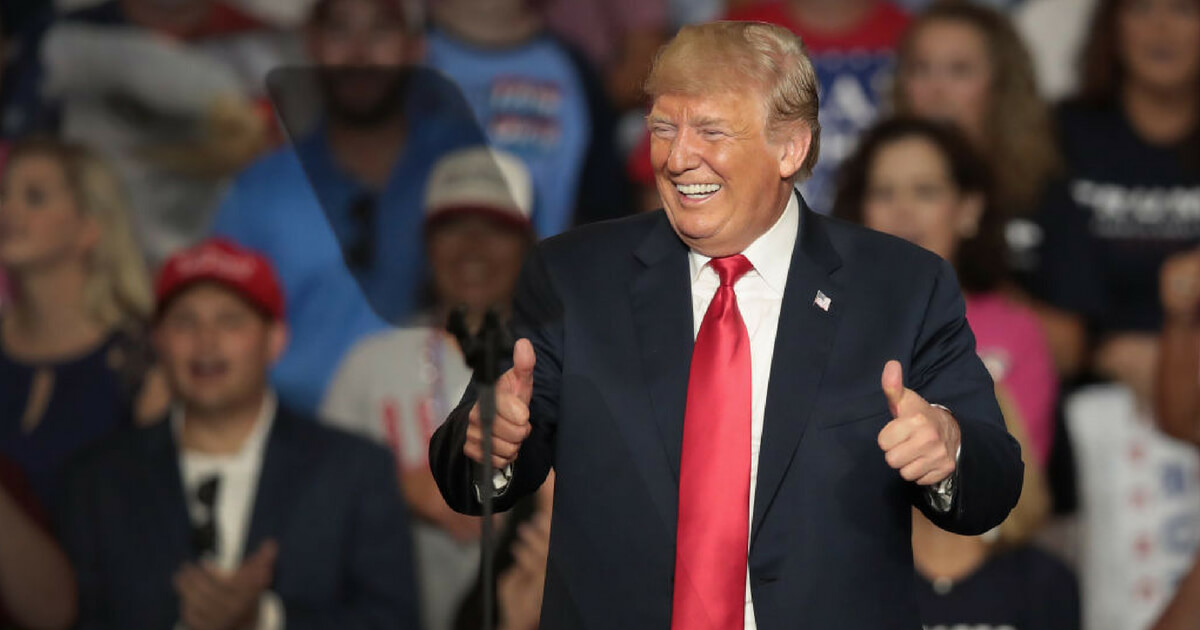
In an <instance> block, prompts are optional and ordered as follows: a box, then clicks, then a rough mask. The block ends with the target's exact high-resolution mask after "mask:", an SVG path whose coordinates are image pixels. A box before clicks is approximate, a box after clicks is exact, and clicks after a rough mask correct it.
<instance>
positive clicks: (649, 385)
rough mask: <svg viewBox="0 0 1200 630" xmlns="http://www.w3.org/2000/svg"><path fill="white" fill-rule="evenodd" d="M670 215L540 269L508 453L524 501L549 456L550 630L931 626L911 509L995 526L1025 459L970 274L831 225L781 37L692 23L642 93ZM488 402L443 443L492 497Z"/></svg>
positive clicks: (575, 243)
mask: <svg viewBox="0 0 1200 630" xmlns="http://www.w3.org/2000/svg"><path fill="white" fill-rule="evenodd" d="M647 91H648V92H649V95H650V96H651V98H652V99H653V108H652V110H651V113H650V115H649V117H648V124H649V126H650V130H651V158H652V162H653V165H654V169H655V176H656V179H657V185H658V190H659V193H660V195H661V197H662V200H663V202H664V208H663V210H662V211H659V212H654V213H649V214H645V215H639V216H636V217H633V218H630V219H625V220H621V221H616V222H611V223H605V224H599V225H593V226H589V227H587V228H584V229H581V230H577V231H574V232H569V233H567V234H564V235H562V236H560V237H557V238H553V239H549V240H547V241H545V242H543V243H542V244H541V245H539V246H538V247H537V248H536V249H535V250H534V252H533V254H532V255H531V256H530V258H529V259H528V261H527V262H526V265H525V269H524V272H523V274H522V279H521V281H520V284H519V286H518V289H517V294H516V298H515V301H514V305H513V320H512V321H513V328H514V332H515V333H516V336H517V337H519V338H521V339H520V341H518V343H517V346H516V349H515V350H514V353H513V357H512V364H511V368H510V369H509V370H508V372H506V373H505V374H504V376H503V377H502V379H501V381H500V382H499V383H498V387H497V391H498V393H497V411H498V414H497V418H496V425H495V435H494V437H493V438H492V443H493V448H494V456H493V460H492V461H491V462H488V464H489V465H490V466H492V467H494V468H495V469H496V474H495V476H494V478H495V483H496V487H497V490H498V492H499V498H498V500H497V501H498V503H497V507H498V509H506V508H508V507H511V506H512V505H513V503H514V502H515V501H516V500H517V499H518V498H520V497H521V496H523V495H526V494H529V493H531V492H533V491H534V490H535V489H536V488H537V487H538V486H539V485H540V484H541V482H542V480H543V479H544V478H545V476H546V474H547V472H548V471H549V470H550V469H551V468H554V470H555V472H556V479H557V485H556V488H555V499H554V500H555V505H554V516H553V524H552V525H551V531H552V532H553V536H552V538H551V541H550V552H549V561H548V568H547V578H546V590H545V596H544V604H543V611H542V619H541V625H540V627H542V628H546V629H550V630H554V629H558V628H572V629H574V628H635V629H640V628H646V629H656V630H667V629H668V628H670V629H672V630H704V629H712V630H718V629H719V630H730V629H741V630H750V629H753V628H760V629H763V630H768V629H776V628H794V627H798V626H800V627H811V628H839V629H848V630H857V629H863V630H866V629H871V630H880V629H884V630H888V629H897V630H900V629H904V630H915V629H917V628H920V623H919V621H918V619H917V610H916V604H915V602H914V600H913V589H912V586H911V585H912V576H913V566H912V552H911V543H910V538H911V533H910V523H911V507H912V506H916V507H917V508H918V509H920V510H921V511H922V512H924V513H925V514H926V515H927V516H928V517H929V518H930V519H931V520H932V521H933V522H935V523H937V524H938V525H940V526H942V527H944V528H946V529H949V530H951V531H954V532H958V533H962V534H978V533H982V532H984V531H987V530H988V529H991V528H992V527H994V526H995V525H997V524H999V523H1000V522H1001V521H1002V520H1003V519H1004V517H1005V516H1006V515H1007V514H1008V511H1009V510H1010V509H1011V508H1012V506H1013V505H1014V504H1015V503H1016V500H1017V497H1018V496H1019V494H1020V489H1021V480H1022V464H1021V455H1020V450H1019V447H1018V446H1017V445H1016V442H1015V441H1014V440H1013V439H1012V438H1011V437H1010V436H1009V435H1008V434H1007V432H1006V431H1005V428H1004V424H1003V421H1002V418H1001V415H1000V411H999V408H998V406H997V404H996V400H995V396H994V394H993V386H992V382H991V378H990V377H989V376H988V373H987V371H986V370H985V369H984V367H983V365H982V363H981V362H980V361H979V359H978V358H977V356H976V355H975V350H974V346H975V343H974V337H973V336H972V334H971V330H970V328H969V327H968V326H967V323H966V321H965V319H964V307H963V300H962V296H961V295H960V294H959V290H958V282H957V280H956V279H955V277H954V272H953V271H952V270H951V268H950V267H949V266H948V265H947V264H946V263H944V262H942V261H941V260H940V259H939V258H938V257H937V256H935V255H933V254H931V253H929V252H927V251H924V250H922V249H920V248H917V247H915V246H912V245H909V244H908V243H905V242H903V241H900V240H898V239H895V238H891V237H888V236H884V235H882V234H878V233H874V232H870V231H867V230H865V229H862V228H859V227H856V226H851V225H848V224H845V223H842V222H839V221H834V220H831V219H828V218H825V217H822V216H819V215H817V214H815V213H813V212H812V211H811V210H809V208H808V207H807V205H806V204H805V203H804V201H803V199H801V198H800V196H799V195H798V194H797V193H796V192H795V189H794V188H795V185H796V183H797V182H799V181H800V180H802V179H803V178H804V177H807V176H808V175H809V174H810V173H811V172H812V168H813V166H814V164H815V163H816V160H817V146H818V142H819V138H820V126H819V125H818V123H817V81H816V76H815V74H814V72H813V68H812V64H811V63H810V61H809V59H808V58H807V56H806V55H805V53H804V50H803V47H802V45H801V43H800V41H799V40H798V39H797V38H796V37H795V36H794V35H792V34H791V33H790V32H788V31H787V30H785V29H783V28H779V27H774V26H768V25H766V24H757V23H739V22H718V23H712V24H705V25H701V26H692V27H686V28H684V29H683V30H681V31H680V33H679V35H678V36H676V38H675V39H674V40H673V41H672V42H671V43H669V44H668V45H667V46H666V47H665V48H664V49H663V50H662V51H661V52H660V53H659V55H658V57H657V59H656V60H655V64H654V67H653V69H652V70H651V73H650V77H649V80H648V82H647ZM483 437H484V436H483V435H482V432H481V430H480V425H479V411H478V407H477V404H476V390H475V388H474V387H471V388H469V389H468V391H467V394H466V396H465V397H464V399H463V401H462V402H461V403H460V405H459V406H458V408H457V409H456V410H455V411H454V412H453V413H451V415H450V417H449V419H448V420H447V422H446V423H445V424H444V425H443V426H442V427H441V429H439V430H438V433H437V434H436V435H435V436H434V439H433V442H432V444H431V447H430V462H431V466H432V468H433V472H434V476H435V478H436V479H437V481H438V484H439V486H440V488H441V491H442V493H443V495H444V496H445V498H446V500H447V502H448V503H449V504H450V505H451V506H452V507H454V508H456V509H458V510H460V511H464V512H468V513H471V512H478V510H479V509H480V506H479V503H478V500H477V495H476V492H475V488H474V483H473V481H472V480H473V479H474V477H473V476H472V468H473V462H480V461H481V460H482V444H483V442H482V440H483Z"/></svg>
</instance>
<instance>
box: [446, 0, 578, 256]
mask: <svg viewBox="0 0 1200 630" xmlns="http://www.w3.org/2000/svg"><path fill="white" fill-rule="evenodd" d="M432 16H433V20H434V24H435V28H434V29H433V30H432V31H430V33H429V37H428V39H427V42H428V58H427V59H428V63H429V65H430V66H432V67H434V68H437V69H438V70H440V71H442V72H444V73H446V76H448V77H450V78H451V79H453V80H454V81H455V82H456V83H457V84H458V85H459V86H460V87H461V89H462V94H463V96H464V97H465V99H466V101H467V102H468V103H469V104H470V106H471V109H472V110H474V112H475V115H476V117H477V118H478V120H479V124H480V126H481V127H483V129H484V131H485V132H486V134H487V137H488V139H489V140H490V141H491V142H492V143H493V144H494V145H495V146H496V147H497V148H501V149H504V150H506V151H509V152H511V153H513V154H515V155H516V156H518V157H519V158H521V161H522V162H524V163H525V166H526V167H527V168H528V169H529V171H530V174H531V175H532V176H533V185H534V206H533V225H534V229H535V231H536V232H537V235H538V236H539V237H542V238H546V237H549V236H554V235H555V234H558V233H559V232H562V231H563V230H565V229H567V228H569V227H571V226H572V225H574V224H575V218H576V217H575V214H576V199H577V195H578V192H579V188H580V183H581V176H582V175H583V170H584V164H585V159H586V158H587V157H588V149H589V144H590V143H592V142H593V141H594V139H593V138H592V133H593V124H592V123H593V121H594V118H595V117H594V116H593V115H592V114H593V113H592V112H591V111H590V110H589V107H590V104H589V102H588V95H587V94H586V90H585V85H584V77H583V76H582V72H581V70H580V68H579V67H578V65H577V64H576V62H575V60H574V59H572V57H571V55H570V53H569V52H568V50H567V49H566V47H565V46H563V45H562V44H561V43H560V42H559V41H558V40H556V39H554V38H553V37H552V36H550V35H549V34H548V33H546V32H545V30H544V27H543V21H542V17H541V15H540V14H539V13H538V11H537V10H536V9H535V8H534V6H533V5H532V4H530V3H528V2H523V1H517V2H514V1H512V0H507V1H505V2H481V1H480V0H443V1H439V2H437V3H435V4H434V5H433V9H432Z"/></svg>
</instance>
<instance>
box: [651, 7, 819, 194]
mask: <svg viewBox="0 0 1200 630" xmlns="http://www.w3.org/2000/svg"><path fill="white" fill-rule="evenodd" d="M747 84H749V85H750V86H752V87H754V88H756V89H758V90H759V92H760V93H761V94H762V95H763V97H764V103H763V104H764V106H765V108H766V118H767V130H768V131H769V132H770V133H772V134H774V133H776V132H778V131H780V130H781V129H783V128H785V127H790V126H792V125H793V124H795V123H802V124H804V125H806V126H807V127H808V128H809V130H810V131H811V132H812V142H811V144H810V145H809V150H808V155H807V156H805V158H804V163H803V164H802V165H801V166H800V171H799V173H798V178H799V179H801V180H803V179H806V178H808V177H809V176H810V175H812V170H813V167H814V166H815V165H816V163H817V155H818V153H820V147H821V142H820V140H821V124H820V122H818V120H817V112H818V110H819V107H820V101H819V98H818V95H817V73H816V70H814V69H813V65H812V61H811V60H810V59H809V58H808V54H807V52H805V49H804V44H803V43H802V42H801V41H800V38H799V37H797V36H796V35H794V34H793V33H792V32H791V31H789V30H787V29H786V28H783V27H782V26H776V25H773V24H765V23H761V22H710V23H707V24H697V25H692V26H685V27H683V28H682V29H680V30H679V34H678V35H676V36H675V37H674V38H673V39H672V40H671V41H670V42H668V43H667V44H666V45H665V46H663V47H662V48H661V49H659V51H658V55H657V56H655V58H654V65H653V66H652V67H651V68H650V75H649V77H647V79H646V86H645V87H646V94H647V95H648V96H650V98H651V99H653V98H656V97H658V96H660V95H662V94H668V93H677V94H688V95H696V94H712V93H715V92H733V93H736V92H740V91H744V90H745V88H746V87H747Z"/></svg>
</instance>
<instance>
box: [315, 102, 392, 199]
mask: <svg viewBox="0 0 1200 630" xmlns="http://www.w3.org/2000/svg"><path fill="white" fill-rule="evenodd" d="M405 136H406V126H405V122H404V118H403V117H402V116H396V117H395V118H394V119H392V120H389V121H387V122H386V123H384V124H381V125H377V126H371V127H356V126H353V125H347V124H339V123H331V124H330V125H329V136H328V137H329V147H330V150H331V151H332V152H333V157H334V159H335V160H336V161H337V163H338V164H339V165H340V166H341V167H342V168H344V169H345V170H346V171H347V172H348V173H350V174H351V175H352V176H354V177H355V178H356V179H358V180H359V181H360V182H362V183H363V184H366V185H367V186H370V187H371V188H374V189H376V190H383V189H384V188H385V187H386V186H387V183H388V179H389V178H390V177H391V174H392V169H393V167H394V166H395V165H396V160H397V159H398V158H399V156H400V153H401V151H403V149H404V144H405V140H406V137H405Z"/></svg>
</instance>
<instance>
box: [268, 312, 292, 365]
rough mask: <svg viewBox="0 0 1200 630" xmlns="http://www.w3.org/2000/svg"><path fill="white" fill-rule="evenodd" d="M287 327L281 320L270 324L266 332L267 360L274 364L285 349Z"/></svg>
mask: <svg viewBox="0 0 1200 630" xmlns="http://www.w3.org/2000/svg"><path fill="white" fill-rule="evenodd" d="M287 344H288V327H287V324H285V323H284V322H283V321H282V320H279V321H275V322H271V324H270V330H268V331H267V354H268V356H267V358H268V359H270V361H271V363H272V364H274V363H275V362H276V361H278V360H279V357H281V356H283V351H284V350H286V349H287Z"/></svg>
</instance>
